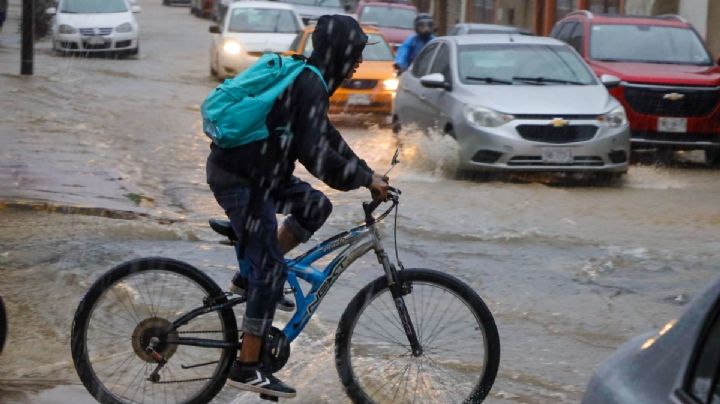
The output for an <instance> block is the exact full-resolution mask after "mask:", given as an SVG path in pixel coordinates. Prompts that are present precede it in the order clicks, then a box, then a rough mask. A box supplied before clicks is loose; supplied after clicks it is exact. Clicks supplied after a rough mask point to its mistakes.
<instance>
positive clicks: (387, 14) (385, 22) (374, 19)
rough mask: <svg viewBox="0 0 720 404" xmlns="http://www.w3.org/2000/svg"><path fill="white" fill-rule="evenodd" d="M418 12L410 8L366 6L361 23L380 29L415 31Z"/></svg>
mask: <svg viewBox="0 0 720 404" xmlns="http://www.w3.org/2000/svg"><path fill="white" fill-rule="evenodd" d="M416 15H417V12H415V10H412V9H408V8H400V7H385V6H366V7H364V8H363V9H362V13H361V14H360V22H361V23H363V24H372V25H375V26H378V27H387V28H402V29H414V28H413V21H414V20H415V16H416Z"/></svg>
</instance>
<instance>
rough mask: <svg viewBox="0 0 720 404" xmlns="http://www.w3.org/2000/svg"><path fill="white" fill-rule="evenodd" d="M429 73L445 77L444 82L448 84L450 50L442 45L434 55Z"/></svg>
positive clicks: (449, 78)
mask: <svg viewBox="0 0 720 404" xmlns="http://www.w3.org/2000/svg"><path fill="white" fill-rule="evenodd" d="M430 73H442V75H443V76H445V82H450V81H451V77H450V48H449V47H448V46H447V45H445V44H442V45H440V49H438V51H437V54H436V55H435V60H434V61H433V64H432V68H431V69H430Z"/></svg>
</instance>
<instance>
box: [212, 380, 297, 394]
mask: <svg viewBox="0 0 720 404" xmlns="http://www.w3.org/2000/svg"><path fill="white" fill-rule="evenodd" d="M225 384H227V385H229V386H231V387H234V388H236V389H238V390H243V391H251V392H253V393H258V394H266V395H268V396H273V397H278V398H293V397H295V396H296V395H297V393H283V392H281V391H276V390H268V389H266V388H264V387H258V386H253V385H251V384H245V383H240V382H236V381H234V380H230V379H227V381H226V382H225Z"/></svg>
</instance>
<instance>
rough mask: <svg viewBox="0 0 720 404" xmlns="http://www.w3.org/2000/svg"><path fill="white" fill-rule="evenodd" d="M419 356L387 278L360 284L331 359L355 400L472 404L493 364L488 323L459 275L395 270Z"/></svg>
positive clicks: (496, 351)
mask: <svg viewBox="0 0 720 404" xmlns="http://www.w3.org/2000/svg"><path fill="white" fill-rule="evenodd" d="M398 275H399V277H400V281H401V283H402V284H403V285H404V286H406V287H409V293H408V294H406V295H405V296H403V300H404V301H405V305H406V306H407V310H408V314H409V316H410V318H411V320H412V322H413V325H414V327H415V330H416V334H417V337H418V340H419V341H420V345H421V348H422V354H420V355H418V356H415V355H413V352H412V349H411V347H410V343H409V342H408V338H407V336H406V334H405V331H404V330H403V326H402V323H401V322H400V318H399V315H398V311H397V309H396V307H395V303H394V301H393V298H392V295H391V292H390V289H389V288H388V282H387V277H385V276H383V277H380V278H378V279H376V280H375V281H373V282H372V283H370V284H368V285H367V286H365V287H364V288H363V289H362V290H361V291H360V292H358V294H357V295H356V296H355V297H354V298H353V300H352V301H351V302H350V304H349V305H348V306H347V308H346V309H345V312H344V313H343V315H342V318H341V319H340V323H339V325H338V329H337V333H336V336H335V363H336V366H337V370H338V373H339V375H340V380H341V381H342V383H343V385H344V386H345V391H346V393H347V394H348V396H349V397H350V398H351V399H352V400H353V402H356V403H424V402H425V403H461V402H465V403H479V402H481V401H483V399H484V398H485V397H486V396H487V394H488V393H489V392H490V388H491V387H492V384H493V382H494V381H495V376H496V374H497V370H498V363H499V361H500V340H499V337H498V332H497V327H496V326H495V321H494V319H493V317H492V314H491V313H490V310H488V308H487V306H486V305H485V303H484V302H483V301H482V299H481V298H480V297H479V296H478V295H477V294H476V293H475V292H474V291H473V290H472V289H471V288H470V287H469V286H467V285H466V284H465V283H463V282H461V281H460V280H458V279H456V278H454V277H452V276H450V275H447V274H444V273H441V272H438V271H433V270H428V269H407V270H404V271H400V272H399V273H398Z"/></svg>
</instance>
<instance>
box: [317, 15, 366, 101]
mask: <svg viewBox="0 0 720 404" xmlns="http://www.w3.org/2000/svg"><path fill="white" fill-rule="evenodd" d="M367 40H368V37H367V35H365V33H364V32H363V30H362V28H360V24H358V23H357V21H355V19H354V18H352V17H350V16H347V15H323V16H322V17H320V19H319V20H318V22H317V25H316V26H315V31H314V32H313V33H312V44H313V52H312V54H311V55H310V59H309V60H308V62H309V63H310V64H312V65H314V66H315V67H317V68H318V69H319V70H320V72H322V74H323V77H324V78H325V82H326V83H327V85H328V88H329V89H330V94H332V93H334V92H335V90H336V89H337V88H338V87H340V84H341V83H342V82H343V80H345V78H346V77H347V76H348V74H349V73H350V71H351V70H352V68H353V67H354V66H355V63H356V62H357V61H358V60H359V59H360V57H361V56H362V52H363V49H365V44H366V43H367Z"/></svg>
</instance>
